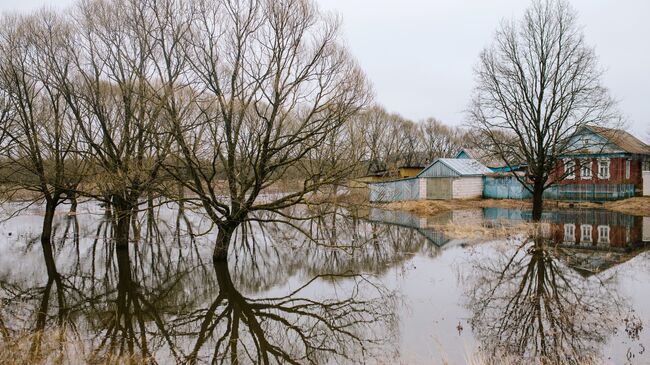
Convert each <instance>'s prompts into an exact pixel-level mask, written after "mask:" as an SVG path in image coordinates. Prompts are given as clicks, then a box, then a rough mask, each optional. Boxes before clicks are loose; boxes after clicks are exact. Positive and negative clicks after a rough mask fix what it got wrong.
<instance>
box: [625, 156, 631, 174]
mask: <svg viewBox="0 0 650 365" xmlns="http://www.w3.org/2000/svg"><path fill="white" fill-rule="evenodd" d="M630 175H632V161H631V160H629V159H628V160H625V178H626V179H629V178H630Z"/></svg>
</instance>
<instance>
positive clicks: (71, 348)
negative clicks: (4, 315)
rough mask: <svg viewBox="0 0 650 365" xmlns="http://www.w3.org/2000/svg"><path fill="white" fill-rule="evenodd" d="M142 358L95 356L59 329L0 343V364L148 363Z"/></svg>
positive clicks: (73, 337) (104, 364) (108, 364)
mask: <svg viewBox="0 0 650 365" xmlns="http://www.w3.org/2000/svg"><path fill="white" fill-rule="evenodd" d="M145 363H149V361H148V360H147V358H144V357H142V356H139V355H113V354H96V353H93V352H92V351H86V345H85V344H84V343H83V341H82V340H80V339H78V338H76V337H75V336H74V335H72V334H70V333H69V332H66V331H64V330H60V329H50V330H46V331H40V332H32V333H23V334H18V335H13V336H11V337H9V338H6V337H5V338H4V339H2V340H1V341H0V364H7V365H41V364H43V365H45V364H80V365H81V364H98V365H118V364H134V365H135V364H145Z"/></svg>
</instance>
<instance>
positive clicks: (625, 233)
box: [551, 223, 641, 248]
mask: <svg viewBox="0 0 650 365" xmlns="http://www.w3.org/2000/svg"><path fill="white" fill-rule="evenodd" d="M581 226H582V225H581V224H579V223H575V237H574V238H575V241H574V244H576V245H578V246H579V245H581V238H582V228H581ZM598 226H599V224H592V226H591V244H582V246H587V247H588V246H601V247H618V248H624V247H625V246H626V245H627V244H629V243H636V242H640V241H641V225H636V226H634V227H629V228H628V227H624V226H618V225H607V226H608V227H609V244H599V243H598ZM551 238H552V239H553V240H554V241H555V243H558V244H569V242H567V240H566V237H564V224H561V223H553V224H552V225H551Z"/></svg>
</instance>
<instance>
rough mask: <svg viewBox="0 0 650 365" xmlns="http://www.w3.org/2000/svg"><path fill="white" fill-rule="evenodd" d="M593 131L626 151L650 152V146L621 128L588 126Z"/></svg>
mask: <svg viewBox="0 0 650 365" xmlns="http://www.w3.org/2000/svg"><path fill="white" fill-rule="evenodd" d="M587 128H589V129H591V130H592V131H593V132H595V133H598V134H600V135H601V136H603V137H605V138H607V139H608V140H609V141H610V142H612V143H614V144H615V145H617V146H619V147H620V148H621V149H623V150H624V151H626V152H629V153H637V154H650V146H648V145H647V144H645V143H643V142H642V141H640V140H639V139H638V138H636V137H634V136H633V135H631V134H630V133H628V132H626V131H624V130H622V129H614V128H604V127H597V126H588V127H587Z"/></svg>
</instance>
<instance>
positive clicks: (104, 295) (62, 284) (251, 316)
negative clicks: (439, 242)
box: [0, 210, 395, 363]
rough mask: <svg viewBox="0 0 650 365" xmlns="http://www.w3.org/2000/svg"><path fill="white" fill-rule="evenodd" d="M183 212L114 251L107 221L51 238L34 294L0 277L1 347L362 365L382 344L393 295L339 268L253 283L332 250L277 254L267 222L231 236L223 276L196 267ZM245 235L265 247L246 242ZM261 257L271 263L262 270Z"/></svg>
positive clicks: (196, 249) (34, 356)
mask: <svg viewBox="0 0 650 365" xmlns="http://www.w3.org/2000/svg"><path fill="white" fill-rule="evenodd" d="M174 214H179V215H180V214H182V215H184V216H183V217H178V216H177V217H173V215H174ZM189 215H190V213H188V212H186V211H183V210H181V211H180V212H179V211H174V210H171V211H167V212H165V213H162V214H160V215H159V216H158V217H157V219H151V217H150V216H149V215H147V216H146V217H145V219H143V221H144V222H140V221H138V222H135V223H134V224H138V225H142V227H137V228H138V229H137V230H134V232H144V233H145V234H144V235H143V236H144V237H143V239H142V240H141V241H140V242H137V243H134V244H133V245H132V246H130V247H128V248H116V247H115V245H114V243H113V240H112V239H111V237H112V236H111V235H112V224H111V221H110V219H107V220H101V221H99V222H97V223H96V224H95V226H96V228H95V229H89V230H88V232H86V234H84V235H77V234H75V235H74V236H75V237H77V238H78V237H79V236H81V239H77V238H75V239H74V240H72V241H70V240H65V239H63V238H62V237H59V238H60V241H57V242H61V244H60V245H58V246H57V247H50V249H48V248H46V247H44V248H43V253H44V257H43V258H42V259H41V260H40V261H41V262H42V263H43V262H44V263H45V267H46V272H45V275H44V277H45V278H46V284H45V286H44V287H43V286H42V285H40V286H39V285H38V284H35V283H32V281H31V280H25V279H24V274H26V272H24V271H21V270H19V271H17V272H16V274H15V275H9V276H8V277H2V278H0V298H2V306H1V307H0V330H1V332H2V336H3V338H4V339H8V338H14V339H24V340H26V341H29V342H30V350H29V351H24V352H25V353H28V354H29V358H28V359H25V362H28V363H30V362H39V361H40V362H70V361H76V362H79V361H81V362H90V363H124V362H133V363H141V362H150V363H206V362H210V363H215V362H216V363H327V362H334V363H340V362H357V361H366V359H368V358H369V357H372V356H376V355H377V353H378V350H379V349H380V348H381V345H387V344H388V338H389V337H390V336H391V333H392V331H393V330H392V329H391V328H392V326H393V325H394V324H393V322H394V320H393V316H394V307H395V296H394V294H393V293H392V292H390V291H388V290H386V289H385V288H384V287H383V286H382V285H381V283H379V282H376V281H375V280H373V278H372V277H371V276H368V275H365V274H363V273H362V272H361V271H354V270H349V269H350V268H351V266H349V265H344V266H337V265H335V264H332V263H329V264H327V265H323V266H321V268H322V269H323V270H327V269H332V271H331V272H327V271H319V272H317V273H315V272H314V270H315V269H314V268H312V269H310V270H307V271H305V272H304V274H303V275H301V276H300V277H295V275H293V276H292V275H290V274H286V275H285V276H284V280H287V279H290V283H285V284H284V285H277V284H273V283H270V284H268V285H260V282H264V279H263V278H260V276H259V275H260V274H265V273H268V272H272V271H273V270H275V271H279V272H281V273H282V272H283V270H284V269H283V266H282V265H283V262H284V260H285V259H288V258H291V261H289V264H291V265H295V266H296V267H297V264H296V262H297V261H299V260H303V261H311V262H315V261H317V260H323V259H328V258H331V257H333V256H330V254H328V253H327V252H328V251H336V250H335V248H334V247H325V246H323V245H319V246H317V247H306V246H305V247H302V248H301V249H297V248H296V247H291V246H283V245H281V243H282V239H284V240H286V239H287V238H288V237H290V236H287V235H285V234H283V235H282V237H281V238H282V239H277V237H276V239H275V240H274V239H273V237H274V236H277V235H274V234H273V233H274V232H273V231H274V230H278V227H276V226H273V225H272V224H271V225H267V226H268V231H270V232H268V231H267V232H265V231H263V230H262V231H260V230H259V229H261V228H260V227H257V230H255V232H243V233H242V235H241V240H242V241H241V247H249V248H250V249H251V250H250V251H249V252H248V255H249V257H248V260H246V259H245V258H244V257H242V256H243V255H244V253H245V252H247V251H246V250H245V249H242V250H241V251H240V252H239V257H240V258H241V260H240V261H239V262H231V263H230V264H231V265H230V267H229V266H228V265H227V264H212V262H210V261H208V262H205V261H203V260H202V259H201V258H202V257H211V255H210V254H209V248H210V244H211V242H212V241H211V237H197V236H194V235H193V234H191V233H189V234H188V232H202V231H203V232H205V231H206V230H205V229H204V227H201V226H200V224H198V225H196V224H190V222H194V221H198V220H197V217H189ZM75 219H76V218H75ZM339 219H342V218H339ZM154 222H155V224H156V227H154V228H149V227H146V225H147V223H148V224H152V223H154ZM329 222H332V224H336V220H334V221H329ZM84 224H88V226H90V224H89V222H83V223H82V226H83V225H84ZM321 224H324V223H321ZM77 226H78V225H77ZM253 228H254V227H249V229H251V230H253ZM320 229H322V230H325V228H320ZM59 232H60V234H63V235H64V236H65V235H68V234H69V233H68V229H65V230H63V231H59ZM260 232H265V233H263V234H262V235H261V236H260ZM249 233H254V235H253V236H254V237H256V238H257V239H263V240H265V241H266V242H267V244H262V245H259V246H258V245H254V244H253V243H251V242H250V241H247V240H249V239H251V237H253V236H251V235H249ZM275 233H278V232H275ZM341 234H342V235H345V236H346V237H348V236H350V234H349V232H348V233H345V234H344V233H341ZM203 241H207V244H206V245H203V244H202V242H203ZM170 243H175V244H170ZM253 247H255V248H254V249H253ZM54 248H56V249H54ZM206 249H207V250H206ZM357 249H358V250H359V251H363V250H362V247H361V245H359V246H358V247H357ZM25 250H26V251H25V252H33V250H31V249H30V248H26V249H25ZM129 251H130V252H129ZM371 251H372V250H371ZM272 252H273V253H275V256H274V257H275V259H276V261H275V262H269V261H268V259H269V257H271V256H272ZM388 252H390V251H388ZM313 255H316V257H313ZM231 257H235V256H231ZM360 257H364V258H365V259H364V260H367V261H371V260H372V259H371V257H372V255H370V256H367V255H362V256H360ZM258 259H263V260H266V261H264V262H262V263H260V261H258ZM244 263H245V264H244ZM271 264H273V265H271ZM371 266H376V265H371ZM231 272H236V273H237V274H238V276H237V280H233V277H231ZM34 281H35V282H38V281H40V278H39V277H38V276H37V277H36V278H35V280H34ZM55 289H56V290H55ZM247 291H248V292H252V294H248V293H247ZM30 333H31V335H30ZM0 345H1V346H0V349H2V348H3V346H6V347H4V348H5V349H6V348H10V347H14V350H16V348H19V347H22V346H23V345H24V344H22V343H20V341H12V343H10V344H9V343H5V344H1V343H0ZM389 348H390V346H387V347H386V348H382V349H381V351H382V352H385V351H386V350H387V349H389ZM23 350H24V349H23ZM1 359H2V358H1V357H0V360H1Z"/></svg>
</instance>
